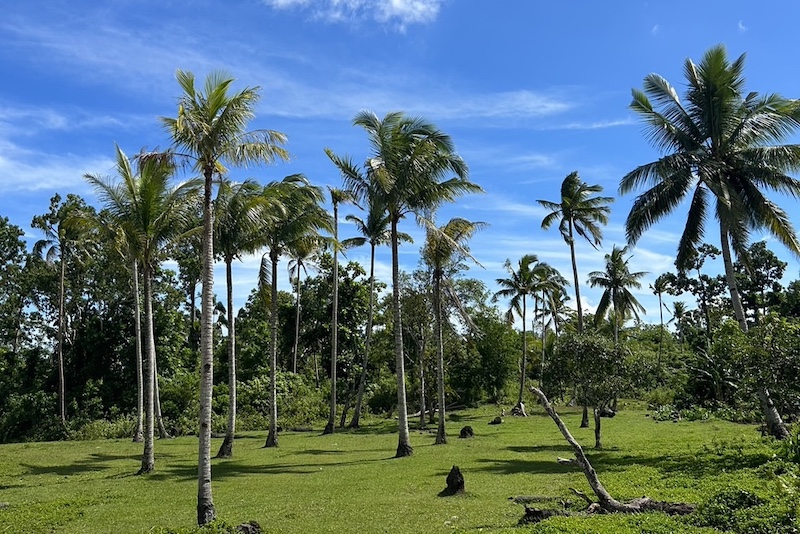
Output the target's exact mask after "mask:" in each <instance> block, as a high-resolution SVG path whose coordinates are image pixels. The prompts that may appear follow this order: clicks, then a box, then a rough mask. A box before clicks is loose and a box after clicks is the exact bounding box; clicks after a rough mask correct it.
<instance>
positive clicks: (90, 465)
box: [20, 452, 142, 476]
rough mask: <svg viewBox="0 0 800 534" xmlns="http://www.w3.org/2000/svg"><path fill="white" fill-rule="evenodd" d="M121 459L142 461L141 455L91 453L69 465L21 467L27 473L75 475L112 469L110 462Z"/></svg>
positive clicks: (22, 465) (21, 465)
mask: <svg viewBox="0 0 800 534" xmlns="http://www.w3.org/2000/svg"><path fill="white" fill-rule="evenodd" d="M120 460H130V461H136V462H140V461H141V460H142V457H141V455H130V454H105V453H98V452H95V453H91V454H89V456H88V457H87V458H84V459H81V460H78V461H77V462H73V463H72V464H69V465H35V464H20V467H22V468H24V469H26V470H27V473H26V474H29V475H59V476H74V475H80V474H83V473H90V472H96V471H105V470H108V469H111V468H112V467H115V466H112V465H109V462H116V461H120Z"/></svg>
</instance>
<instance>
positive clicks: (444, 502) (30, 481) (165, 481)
mask: <svg viewBox="0 0 800 534" xmlns="http://www.w3.org/2000/svg"><path fill="white" fill-rule="evenodd" d="M529 411H530V412H532V415H531V416H530V417H528V418H514V417H506V418H505V422H504V424H502V425H498V426H491V425H488V424H487V423H488V421H489V420H490V419H491V418H492V417H494V416H495V415H497V413H498V412H499V410H498V409H497V408H495V407H485V408H481V409H478V410H470V411H464V412H459V413H453V414H452V415H451V417H450V420H449V422H448V425H449V426H448V429H449V432H448V437H449V443H448V444H447V445H433V441H434V437H435V434H434V433H433V432H428V431H419V430H415V431H412V435H411V438H412V445H413V446H414V455H413V456H411V457H408V458H403V459H394V458H392V456H393V454H394V451H395V448H396V445H397V437H396V434H395V432H394V431H395V428H394V427H395V423H394V422H393V421H388V420H381V419H372V420H369V421H368V425H367V426H366V427H365V428H362V429H361V430H358V431H341V432H338V433H336V434H333V435H327V436H323V435H321V432H320V431H314V432H284V433H282V434H281V435H280V441H279V445H280V447H279V448H277V449H264V448H262V446H263V444H264V440H265V438H266V434H265V433H245V434H243V435H241V436H240V437H239V438H238V439H237V441H236V445H235V450H234V458H232V459H227V460H214V464H213V479H214V486H213V488H214V500H215V505H216V509H217V514H218V517H219V518H220V519H222V520H223V521H225V522H226V523H229V524H239V523H242V522H245V521H249V520H255V521H257V522H258V523H259V524H260V525H261V526H262V528H263V529H264V531H265V532H276V533H278V532H280V533H315V532H363V533H370V532H392V533H404V532H454V531H456V532H492V533H500V532H515V533H518V532H530V531H534V532H548V533H550V532H565V533H566V532H587V533H588V532H598V533H599V532H620V533H625V532H631V533H634V532H654V533H655V532H716V531H713V530H708V529H699V528H696V527H691V526H689V525H688V524H687V523H686V520H685V519H673V518H669V517H666V516H663V515H659V514H654V515H641V516H597V517H591V518H556V519H551V520H548V521H546V522H544V523H542V524H540V525H538V526H526V527H518V526H517V521H518V520H519V518H520V517H521V516H522V513H523V508H522V507H521V506H520V505H517V504H514V503H512V502H510V501H509V497H510V496H513V495H534V496H541V497H550V498H553V499H554V503H555V502H557V500H558V499H567V500H572V501H575V500H576V498H575V497H574V496H573V495H572V494H571V492H570V491H569V489H568V488H569V487H575V488H578V489H581V490H583V491H586V492H589V488H588V485H587V484H586V480H585V478H584V476H583V473H582V472H580V471H579V470H578V469H577V468H575V467H572V466H564V465H560V464H558V463H556V457H557V456H563V457H570V456H571V450H570V449H569V448H568V446H567V444H566V442H565V441H564V440H563V438H562V437H561V435H560V434H559V433H558V430H557V428H556V427H555V425H554V424H553V422H552V421H551V420H550V419H549V418H548V417H547V416H546V415H544V414H543V413H541V412H540V409H538V408H537V407H536V406H535V404H533V405H532V406H531V409H530V410H529ZM559 411H560V412H561V413H562V415H563V416H564V419H565V421H566V423H567V425H568V426H569V427H570V429H571V431H572V432H573V434H574V435H575V437H576V438H577V439H578V440H579V441H580V442H581V443H582V444H583V445H584V447H586V450H587V452H588V454H589V458H590V460H591V461H592V462H593V464H594V466H595V468H596V469H597V472H598V474H599V476H600V479H601V481H602V482H603V483H604V484H605V486H606V487H607V489H608V490H609V491H610V492H611V493H612V494H613V495H614V496H615V497H616V498H618V499H630V498H633V497H637V496H641V495H644V494H647V495H648V496H649V497H652V498H654V499H658V500H667V501H686V502H694V503H697V502H701V501H703V500H705V499H707V498H708V497H709V496H710V495H712V494H714V493H715V492H717V491H719V490H721V489H723V488H726V487H737V488H742V489H745V490H747V491H751V492H754V493H756V494H759V495H763V496H765V497H766V498H769V497H770V496H771V495H774V494H775V493H776V492H777V484H778V483H777V481H776V480H775V479H774V477H770V476H768V474H767V473H766V472H765V471H766V470H765V469H764V467H763V464H765V463H766V462H768V460H769V459H770V458H771V457H772V455H773V452H774V449H773V447H772V446H771V445H770V444H769V443H767V442H765V441H763V440H762V438H761V437H760V434H759V433H758V432H757V430H756V428H755V427H754V426H751V425H737V424H732V423H728V422H724V421H718V420H708V421H696V422H686V421H680V422H677V423H673V422H658V423H657V422H655V421H653V420H652V419H650V418H648V417H646V413H645V412H644V411H643V410H641V409H637V408H635V407H632V408H628V409H623V410H622V411H621V412H620V413H619V415H618V416H617V417H615V418H614V419H604V420H603V423H604V424H603V430H604V432H603V444H604V446H605V449H604V450H602V451H595V450H594V449H592V448H591V447H592V446H593V445H594V434H593V430H592V429H579V428H578V425H579V413H578V412H577V411H575V410H570V409H564V408H561V409H560V410H559ZM467 424H468V425H471V426H472V427H473V428H474V429H475V438H473V439H466V440H462V439H458V438H457V436H458V431H459V430H460V428H461V427H462V426H464V425H467ZM318 430H321V427H320V429H318ZM213 446H214V447H215V448H214V449H213V452H216V447H219V440H214V443H213ZM140 455H141V445H140V444H135V443H131V442H130V441H127V440H107V441H83V442H57V443H24V444H11V445H2V446H0V502H2V503H3V504H2V505H0V532H75V533H84V532H86V533H93V532H173V531H176V532H181V531H184V530H191V529H192V527H193V525H194V523H195V506H196V492H197V484H196V458H197V439H196V438H192V437H184V438H178V439H173V440H160V441H157V442H156V471H155V472H154V473H152V474H149V475H146V476H136V475H135V474H134V473H135V472H136V470H137V469H138V468H139V464H140ZM453 465H458V466H459V467H460V468H461V470H462V472H463V473H464V478H465V480H466V490H467V492H466V494H465V495H461V496H454V497H439V496H438V495H437V494H438V493H439V492H440V491H441V490H442V489H443V488H444V487H445V477H446V476H447V473H448V472H449V470H450V468H451V467H452V466H453ZM576 506H580V503H579V502H576Z"/></svg>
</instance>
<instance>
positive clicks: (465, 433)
mask: <svg viewBox="0 0 800 534" xmlns="http://www.w3.org/2000/svg"><path fill="white" fill-rule="evenodd" d="M474 436H475V431H473V430H472V427H471V426H469V425H467V426H465V427H464V428H462V429H461V433H460V434H459V435H458V437H460V438H471V437H474Z"/></svg>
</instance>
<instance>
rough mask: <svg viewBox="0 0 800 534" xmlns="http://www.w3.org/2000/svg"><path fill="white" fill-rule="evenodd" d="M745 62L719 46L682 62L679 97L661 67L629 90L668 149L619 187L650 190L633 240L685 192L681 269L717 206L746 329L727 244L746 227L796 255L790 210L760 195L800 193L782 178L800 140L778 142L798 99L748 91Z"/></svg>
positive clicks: (794, 124)
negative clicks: (661, 73)
mask: <svg viewBox="0 0 800 534" xmlns="http://www.w3.org/2000/svg"><path fill="white" fill-rule="evenodd" d="M744 61H745V56H744V55H741V56H739V57H738V58H737V59H736V60H735V61H733V62H731V61H729V60H728V57H727V53H726V51H725V48H724V47H723V46H721V45H719V46H715V47H713V48H711V49H710V50H708V51H707V52H706V53H705V54H704V55H703V58H702V59H701V61H700V63H699V64H695V63H694V62H693V61H692V60H691V59H687V60H686V62H685V63H684V75H685V76H686V81H687V89H686V94H685V100H683V101H681V99H680V98H679V96H678V92H677V91H676V90H675V89H674V88H673V87H672V85H670V84H669V82H668V81H667V80H665V79H664V78H662V77H661V76H659V75H658V74H650V75H648V76H647V77H645V79H644V88H643V90H638V89H634V90H633V91H632V93H633V102H632V103H631V106H630V107H631V109H633V111H634V112H636V113H637V114H638V115H639V116H641V118H642V120H643V121H644V123H645V125H646V135H647V137H648V138H649V140H650V141H651V142H652V143H653V145H654V146H655V147H656V148H657V149H659V150H660V151H661V152H662V153H664V155H663V156H662V157H661V158H659V159H658V160H656V161H653V162H650V163H646V164H644V165H641V166H639V167H637V168H636V169H634V170H632V171H631V172H629V173H628V174H626V175H625V176H624V177H623V178H622V180H621V181H620V185H619V192H620V194H626V193H629V192H631V191H635V190H637V189H639V188H642V187H649V189H647V190H646V191H645V192H643V193H641V194H640V195H639V196H638V197H637V198H636V200H635V201H634V203H633V206H632V207H631V211H630V213H629V214H628V217H627V220H626V222H625V230H626V234H627V237H628V242H629V243H635V242H636V241H638V240H639V238H640V237H641V236H642V234H643V233H644V232H645V231H646V230H647V229H648V228H650V226H652V225H653V224H654V223H656V222H658V221H659V220H661V219H662V218H663V217H664V216H666V215H668V214H669V213H672V212H673V211H674V210H675V208H677V207H678V206H680V205H682V204H684V202H683V201H684V200H685V199H686V198H687V197H691V202H690V203H689V211H688V215H687V217H686V226H685V228H684V231H683V234H682V236H681V239H680V241H679V243H678V253H677V259H676V265H677V267H678V269H681V270H683V269H685V267H686V265H687V264H688V263H689V262H690V258H691V256H692V254H693V253H694V251H695V250H696V249H697V247H698V246H699V245H700V243H701V242H702V239H703V234H704V230H705V223H706V220H707V218H708V216H709V214H710V212H711V210H712V209H713V213H714V216H715V218H716V220H717V221H718V223H719V235H720V245H721V246H720V249H721V251H722V258H723V264H724V266H725V277H726V281H727V285H728V289H729V292H730V296H731V303H732V305H733V310H734V314H735V317H736V319H737V321H738V322H739V326H740V328H741V329H742V330H743V331H746V330H747V321H746V319H745V316H744V310H743V308H742V303H741V298H740V295H739V289H738V287H737V285H736V279H735V277H734V269H733V260H732V256H731V249H733V250H734V251H735V253H736V254H737V255H738V256H740V257H741V256H742V254H744V253H745V251H746V247H747V245H748V241H749V237H750V233H751V232H752V231H753V230H756V229H758V230H761V229H764V230H767V231H768V232H770V233H771V234H773V235H774V236H775V237H776V238H777V239H778V240H779V241H780V242H782V243H783V244H784V245H785V246H786V247H787V248H788V249H789V250H791V251H792V252H794V253H795V254H800V242H799V241H798V239H797V235H796V232H795V230H794V227H793V226H792V224H791V222H790V220H789V216H788V214H787V213H786V212H785V211H783V210H782V209H781V208H780V207H778V206H777V204H775V203H774V201H773V200H772V199H770V198H768V196H767V195H766V193H768V192H772V191H775V192H785V193H789V194H791V195H793V196H797V195H798V194H800V181H798V180H797V179H795V178H792V177H791V176H789V175H788V173H790V172H794V171H797V170H798V169H800V145H797V144H782V143H783V142H784V140H785V139H786V138H787V137H788V136H789V135H790V134H791V133H792V132H793V131H795V130H796V129H797V128H798V126H800V101H798V100H787V99H784V98H782V97H780V96H779V95H776V94H768V95H764V96H761V95H759V94H758V93H754V92H746V91H745V77H744ZM711 203H713V204H712V205H713V208H712V205H710V204H711ZM758 396H759V400H760V402H761V406H762V410H763V412H764V417H765V419H766V422H767V427H768V429H769V432H770V434H772V435H773V436H775V437H778V438H784V437H786V436H788V431H787V430H786V426H785V425H784V423H783V420H782V419H781V417H780V414H779V413H778V411H777V410H776V409H775V406H774V404H773V403H772V400H771V397H770V394H769V391H768V390H767V389H766V388H761V389H760V390H759V393H758Z"/></svg>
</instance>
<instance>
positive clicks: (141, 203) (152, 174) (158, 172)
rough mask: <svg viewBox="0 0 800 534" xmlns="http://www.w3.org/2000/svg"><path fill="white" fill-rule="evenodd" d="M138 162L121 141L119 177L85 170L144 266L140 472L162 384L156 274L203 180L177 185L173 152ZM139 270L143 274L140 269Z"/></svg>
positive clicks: (148, 461) (148, 462)
mask: <svg viewBox="0 0 800 534" xmlns="http://www.w3.org/2000/svg"><path fill="white" fill-rule="evenodd" d="M136 163H137V166H136V168H134V166H133V165H132V164H131V161H130V160H129V159H128V157H127V156H126V155H125V153H124V152H123V151H122V150H121V149H120V148H119V147H116V171H117V174H118V175H119V179H120V181H119V182H116V181H111V180H108V179H105V178H102V177H99V176H96V175H91V174H87V175H85V178H86V180H87V181H88V182H89V183H90V184H91V185H92V186H94V188H95V190H96V191H97V194H98V197H99V198H100V199H101V200H102V201H103V202H104V203H105V209H106V211H107V212H108V213H109V214H110V216H111V217H112V219H113V220H115V221H116V222H117V224H118V225H119V227H120V229H121V230H122V232H123V233H124V235H125V241H126V244H127V246H128V247H129V248H130V250H131V252H132V254H133V255H134V256H135V257H136V258H137V260H138V262H139V264H141V266H142V285H143V293H144V312H145V324H144V352H145V365H144V376H145V378H144V384H145V386H146V387H145V393H146V394H145V432H144V451H143V454H142V466H141V468H140V469H139V474H143V473H149V472H150V471H152V470H153V469H154V467H155V460H154V456H153V427H154V424H153V423H154V399H155V386H156V370H155V368H156V346H155V332H154V320H153V276H154V274H155V271H156V269H157V267H158V263H159V261H160V257H161V256H160V253H161V251H162V250H163V248H164V246H165V245H166V244H168V243H169V242H170V241H173V240H176V239H178V238H179V237H181V236H182V235H183V234H184V233H185V232H186V231H187V230H189V229H188V228H187V224H188V221H189V220H190V216H191V211H192V209H193V206H192V205H191V201H192V199H193V196H194V194H195V193H196V191H197V188H198V187H199V182H198V181H188V182H184V183H183V184H180V185H178V186H177V187H171V186H170V181H171V180H172V177H173V175H174V173H175V165H174V162H173V159H172V155H171V154H169V153H162V154H160V155H158V156H156V155H155V154H149V155H147V157H139V158H137V161H136ZM132 275H133V276H138V273H137V272H136V269H134V270H133V273H132Z"/></svg>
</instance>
